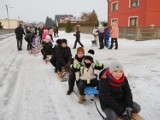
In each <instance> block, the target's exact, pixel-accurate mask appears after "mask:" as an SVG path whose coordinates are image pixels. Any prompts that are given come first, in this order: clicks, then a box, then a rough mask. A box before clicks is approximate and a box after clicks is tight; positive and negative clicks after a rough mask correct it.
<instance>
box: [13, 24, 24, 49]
mask: <svg viewBox="0 0 160 120" xmlns="http://www.w3.org/2000/svg"><path fill="white" fill-rule="evenodd" d="M15 34H16V39H17V49H18V51H20V50H22V40H23V35H25V33H24V30H23V27H22V25H21V24H19V26H18V27H17V28H16V29H15Z"/></svg>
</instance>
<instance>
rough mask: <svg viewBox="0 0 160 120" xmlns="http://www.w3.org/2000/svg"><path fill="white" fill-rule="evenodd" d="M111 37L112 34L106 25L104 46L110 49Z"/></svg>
mask: <svg viewBox="0 0 160 120" xmlns="http://www.w3.org/2000/svg"><path fill="white" fill-rule="evenodd" d="M109 37H110V32H109V28H108V27H107V25H106V24H105V29H104V45H105V46H106V47H107V48H108V47H109Z"/></svg>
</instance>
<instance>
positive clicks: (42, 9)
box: [0, 0, 107, 22]
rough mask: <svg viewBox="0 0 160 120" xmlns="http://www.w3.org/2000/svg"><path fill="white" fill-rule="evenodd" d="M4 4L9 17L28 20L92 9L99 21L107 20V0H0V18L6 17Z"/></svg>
mask: <svg viewBox="0 0 160 120" xmlns="http://www.w3.org/2000/svg"><path fill="white" fill-rule="evenodd" d="M5 4H7V5H8V6H9V7H13V8H9V17H10V18H16V19H17V18H18V16H19V17H20V19H22V20H24V21H26V22H27V21H28V22H33V21H36V22H39V21H45V18H46V16H49V17H51V18H52V19H54V16H55V14H73V15H76V16H80V15H81V13H82V12H90V11H92V10H93V9H94V10H95V11H96V13H97V15H98V19H99V20H101V21H106V20H107V0H0V19H1V18H7V13H6V8H5Z"/></svg>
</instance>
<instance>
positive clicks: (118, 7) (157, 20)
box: [108, 0, 160, 27]
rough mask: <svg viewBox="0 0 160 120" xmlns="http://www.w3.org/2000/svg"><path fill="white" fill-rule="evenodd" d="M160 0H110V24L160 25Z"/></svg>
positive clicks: (124, 25) (126, 25) (129, 25)
mask: <svg viewBox="0 0 160 120" xmlns="http://www.w3.org/2000/svg"><path fill="white" fill-rule="evenodd" d="M159 5H160V0H108V25H109V26H111V25H112V23H113V22H117V23H118V25H119V26H122V27H132V26H139V27H143V26H160V6H159Z"/></svg>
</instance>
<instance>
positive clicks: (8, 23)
mask: <svg viewBox="0 0 160 120" xmlns="http://www.w3.org/2000/svg"><path fill="white" fill-rule="evenodd" d="M5 6H6V10H7V19H8V28H9V29H10V22H9V13H8V5H5Z"/></svg>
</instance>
